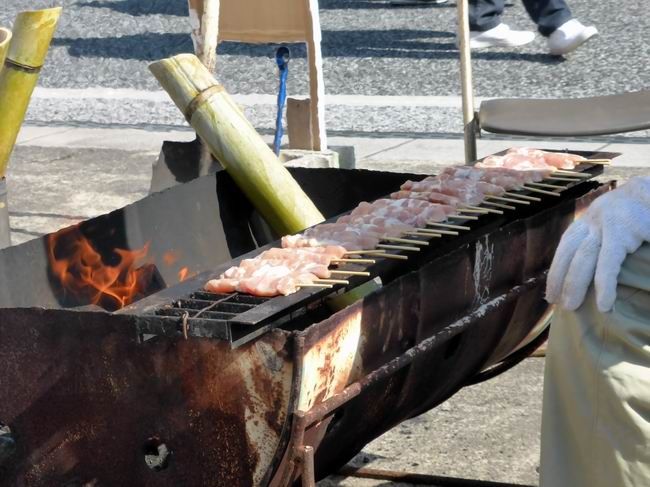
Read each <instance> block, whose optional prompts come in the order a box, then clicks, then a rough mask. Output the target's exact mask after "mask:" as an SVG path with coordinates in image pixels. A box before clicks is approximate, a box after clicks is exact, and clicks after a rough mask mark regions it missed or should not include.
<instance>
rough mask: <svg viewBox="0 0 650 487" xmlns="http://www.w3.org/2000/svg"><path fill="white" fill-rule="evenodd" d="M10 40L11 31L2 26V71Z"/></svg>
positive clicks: (0, 29)
mask: <svg viewBox="0 0 650 487" xmlns="http://www.w3.org/2000/svg"><path fill="white" fill-rule="evenodd" d="M10 41H11V31H10V30H9V29H5V28H4V27H0V71H2V66H4V64H5V58H6V57H7V51H8V50H9V42H10Z"/></svg>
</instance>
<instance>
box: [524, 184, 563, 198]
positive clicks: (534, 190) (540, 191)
mask: <svg viewBox="0 0 650 487" xmlns="http://www.w3.org/2000/svg"><path fill="white" fill-rule="evenodd" d="M523 187H524V188H525V189H526V190H527V191H532V192H533V193H540V194H548V195H550V196H558V197H559V196H560V193H554V192H553V191H546V190H544V189H539V188H533V187H530V186H525V185H524V186H523Z"/></svg>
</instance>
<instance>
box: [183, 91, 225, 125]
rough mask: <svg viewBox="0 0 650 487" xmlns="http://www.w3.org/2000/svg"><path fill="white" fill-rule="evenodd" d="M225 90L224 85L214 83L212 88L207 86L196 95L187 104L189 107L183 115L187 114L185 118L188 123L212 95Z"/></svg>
mask: <svg viewBox="0 0 650 487" xmlns="http://www.w3.org/2000/svg"><path fill="white" fill-rule="evenodd" d="M222 91H224V88H223V86H222V85H219V84H217V85H212V86H210V88H206V89H205V90H203V91H202V92H201V93H199V94H198V95H196V96H195V97H194V99H193V100H192V101H191V102H190V104H189V105H187V109H186V110H185V113H183V115H184V116H185V120H187V123H190V121H191V120H192V116H193V115H194V112H196V111H197V110H198V109H199V107H200V106H201V105H203V104H204V103H205V102H206V101H208V100H209V99H210V98H211V97H212V95H215V94H217V93H221V92H222Z"/></svg>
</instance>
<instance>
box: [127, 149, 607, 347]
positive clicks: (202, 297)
mask: <svg viewBox="0 0 650 487" xmlns="http://www.w3.org/2000/svg"><path fill="white" fill-rule="evenodd" d="M585 155H586V154H585ZM579 170H580V171H581V172H583V173H589V174H590V175H591V176H596V175H598V174H600V173H602V167H601V166H598V165H587V164H583V165H582V167H580V169H579ZM588 181H589V179H587V178H585V179H582V180H573V181H570V180H564V181H562V180H561V178H560V180H558V181H554V185H557V186H562V187H563V188H565V191H563V192H562V193H559V194H558V196H559V197H552V196H550V195H547V196H544V195H543V194H541V193H536V192H531V191H524V190H522V191H517V193H519V194H521V195H528V196H535V197H541V201H530V202H529V204H528V205H525V206H524V205H522V206H519V207H517V208H516V210H515V208H513V207H510V206H509V205H504V204H503V203H501V204H500V202H498V201H495V202H494V203H493V205H494V208H495V209H499V208H505V210H503V213H502V214H496V213H491V214H486V215H482V216H481V218H480V220H478V221H465V222H463V223H462V224H463V225H466V226H469V227H471V230H470V231H467V232H464V233H461V234H460V235H457V236H450V235H444V236H443V238H434V239H428V241H429V243H430V245H429V246H427V247H422V248H421V251H419V252H410V253H409V252H404V251H400V250H389V252H391V253H395V254H402V255H404V254H408V257H409V259H408V261H403V260H402V261H400V260H389V259H381V258H379V257H377V256H375V257H373V258H374V259H376V263H374V264H371V263H365V264H362V263H360V264H346V265H345V266H344V267H342V268H345V269H355V270H367V271H370V274H371V275H370V277H357V276H352V277H350V278H348V281H349V282H350V284H348V285H345V284H336V285H333V287H332V288H331V289H311V288H306V289H301V290H300V291H299V292H297V293H295V294H292V295H289V296H279V297H274V298H264V297H256V296H251V295H244V294H239V293H233V294H214V293H209V292H205V291H195V292H192V293H190V294H188V295H186V296H184V297H182V298H180V299H175V300H172V301H171V302H168V303H167V304H163V305H160V306H157V307H155V309H153V311H149V312H147V313H146V314H145V315H144V316H142V317H141V319H140V320H139V321H140V323H141V324H142V330H143V331H144V332H145V333H146V332H147V330H150V331H151V332H152V333H154V334H158V331H155V330H159V329H160V328H161V327H163V328H166V331H167V332H170V331H171V332H175V333H178V332H181V333H183V334H184V335H185V336H187V335H191V336H199V337H210V338H221V339H224V340H227V341H229V342H230V343H231V345H232V346H233V347H236V346H239V345H241V344H243V343H246V342H248V341H250V340H252V339H254V338H256V337H257V336H259V335H260V334H262V333H264V332H266V331H268V330H269V329H270V328H273V327H276V326H280V325H282V324H283V323H286V322H288V321H290V320H295V319H296V318H297V317H299V316H301V315H304V314H306V313H307V312H308V311H309V310H310V309H314V308H316V307H318V306H320V304H321V303H322V302H323V299H324V298H326V297H328V296H331V295H332V294H333V293H342V292H345V290H346V288H354V287H357V286H359V285H360V284H362V283H363V282H365V281H367V280H369V279H373V278H374V277H377V276H379V277H381V278H382V280H385V281H389V280H391V279H392V277H394V276H397V275H400V274H403V273H404V272H407V271H408V270H410V269H414V268H417V266H418V265H420V264H421V263H422V262H426V261H429V260H431V259H433V258H435V257H438V256H440V255H442V254H444V253H445V252H449V251H451V250H453V248H456V247H458V246H460V245H463V244H464V243H466V242H468V241H470V240H473V239H476V238H477V237H478V236H480V235H482V234H484V233H486V232H489V231H490V229H492V228H495V227H498V226H501V225H503V224H505V223H507V222H508V221H512V220H514V219H517V218H522V217H526V216H528V215H530V214H533V213H536V212H538V211H541V210H542V209H544V208H547V207H548V206H549V205H553V204H555V203H557V202H558V201H560V200H563V199H566V198H572V197H575V196H576V194H577V193H579V192H580V190H581V188H583V187H584V186H585V183H586V182H588ZM513 210H515V211H513ZM414 238H420V239H426V237H414ZM262 250H263V249H258V250H257V251H256V252H255V253H256V254H257V253H259V252H260V251H262ZM236 263H237V261H234V262H231V263H230V264H229V265H234V264H236ZM350 266H352V267H350ZM201 282H202V281H201ZM199 285H201V284H199ZM156 320H158V322H157V321H156ZM161 323H162V325H161Z"/></svg>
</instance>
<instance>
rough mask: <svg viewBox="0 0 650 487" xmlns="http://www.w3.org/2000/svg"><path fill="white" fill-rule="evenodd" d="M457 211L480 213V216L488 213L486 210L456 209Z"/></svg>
mask: <svg viewBox="0 0 650 487" xmlns="http://www.w3.org/2000/svg"><path fill="white" fill-rule="evenodd" d="M458 211H462V212H463V213H465V212H467V213H480V214H481V215H485V214H486V213H490V212H489V211H488V210H487V209H486V208H458Z"/></svg>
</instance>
